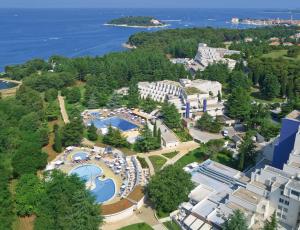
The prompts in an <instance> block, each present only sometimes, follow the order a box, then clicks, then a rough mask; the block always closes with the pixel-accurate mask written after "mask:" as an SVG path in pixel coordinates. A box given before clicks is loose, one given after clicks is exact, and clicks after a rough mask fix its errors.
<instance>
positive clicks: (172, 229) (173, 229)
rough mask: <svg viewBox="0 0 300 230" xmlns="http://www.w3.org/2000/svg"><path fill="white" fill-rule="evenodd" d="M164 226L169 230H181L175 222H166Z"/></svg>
mask: <svg viewBox="0 0 300 230" xmlns="http://www.w3.org/2000/svg"><path fill="white" fill-rule="evenodd" d="M164 225H165V226H166V227H167V229H169V230H181V228H180V226H179V225H178V224H177V223H176V222H174V221H168V222H164Z"/></svg>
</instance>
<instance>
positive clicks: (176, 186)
mask: <svg viewBox="0 0 300 230" xmlns="http://www.w3.org/2000/svg"><path fill="white" fill-rule="evenodd" d="M193 188H194V184H193V182H192V181H191V175H190V174H189V173H186V172H185V171H183V169H182V168H179V167H176V166H173V165H172V166H167V167H165V168H164V169H162V170H161V171H160V172H159V173H158V174H155V176H153V177H151V179H150V181H149V184H148V185H147V187H146V193H147V194H148V196H149V199H150V201H151V202H152V203H153V205H154V207H155V209H156V210H157V211H158V212H172V211H174V210H176V209H177V208H178V205H179V204H180V203H182V202H184V201H188V199H189V198H188V195H189V193H190V192H191V190H192V189H193Z"/></svg>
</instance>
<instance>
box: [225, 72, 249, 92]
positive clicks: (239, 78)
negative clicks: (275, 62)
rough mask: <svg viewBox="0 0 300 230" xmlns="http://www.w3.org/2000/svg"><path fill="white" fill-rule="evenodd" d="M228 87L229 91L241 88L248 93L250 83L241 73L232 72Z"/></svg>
mask: <svg viewBox="0 0 300 230" xmlns="http://www.w3.org/2000/svg"><path fill="white" fill-rule="evenodd" d="M229 86H230V89H231V90H233V89H236V88H239V87H241V88H243V89H245V90H247V91H249V90H250V87H251V81H250V79H249V78H248V76H247V75H246V74H244V73H243V72H241V71H233V72H232V73H231V76H230V81H229Z"/></svg>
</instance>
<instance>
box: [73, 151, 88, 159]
mask: <svg viewBox="0 0 300 230" xmlns="http://www.w3.org/2000/svg"><path fill="white" fill-rule="evenodd" d="M76 157H80V158H81V159H82V160H86V159H87V157H88V153H86V152H78V153H75V154H74V155H73V156H72V158H73V160H74V159H75V158H76Z"/></svg>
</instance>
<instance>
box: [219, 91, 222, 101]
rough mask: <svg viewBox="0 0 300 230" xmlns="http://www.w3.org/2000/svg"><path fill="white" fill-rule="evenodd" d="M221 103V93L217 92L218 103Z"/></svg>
mask: <svg viewBox="0 0 300 230" xmlns="http://www.w3.org/2000/svg"><path fill="white" fill-rule="evenodd" d="M221 101H222V95H221V92H220V91H218V102H221Z"/></svg>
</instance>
